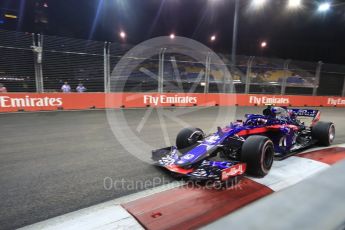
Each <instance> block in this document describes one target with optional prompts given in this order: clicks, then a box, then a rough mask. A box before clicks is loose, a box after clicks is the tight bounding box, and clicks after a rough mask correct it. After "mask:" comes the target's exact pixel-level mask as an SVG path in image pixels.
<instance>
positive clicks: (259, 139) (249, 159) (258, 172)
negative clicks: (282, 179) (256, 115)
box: [241, 135, 274, 177]
mask: <svg viewBox="0 0 345 230" xmlns="http://www.w3.org/2000/svg"><path fill="white" fill-rule="evenodd" d="M273 159H274V146H273V142H272V141H271V140H270V139H269V138H268V137H265V136H259V135H253V136H249V137H248V138H247V139H246V140H245V141H244V143H243V145H242V149H241V161H243V162H245V163H247V173H248V174H249V175H252V176H256V177H264V176H266V175H267V173H268V172H269V171H270V169H271V167H272V164H273Z"/></svg>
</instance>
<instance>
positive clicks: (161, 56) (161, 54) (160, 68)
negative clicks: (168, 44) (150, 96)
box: [157, 48, 167, 93]
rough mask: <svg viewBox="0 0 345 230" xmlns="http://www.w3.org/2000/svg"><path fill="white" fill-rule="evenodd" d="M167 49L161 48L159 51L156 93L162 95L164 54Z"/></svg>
mask: <svg viewBox="0 0 345 230" xmlns="http://www.w3.org/2000/svg"><path fill="white" fill-rule="evenodd" d="M166 50H167V48H161V49H160V51H159V66H158V79H157V80H158V93H163V83H164V53H165V51H166Z"/></svg>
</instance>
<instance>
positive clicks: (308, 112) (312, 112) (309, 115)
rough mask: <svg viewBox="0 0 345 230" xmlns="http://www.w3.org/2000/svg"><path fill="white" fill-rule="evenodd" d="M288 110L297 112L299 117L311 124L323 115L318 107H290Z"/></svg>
mask: <svg viewBox="0 0 345 230" xmlns="http://www.w3.org/2000/svg"><path fill="white" fill-rule="evenodd" d="M288 111H289V112H293V113H294V114H296V116H297V119H299V120H301V121H304V122H308V123H310V124H309V125H310V126H313V125H315V124H316V123H317V122H318V121H319V120H320V116H321V112H320V111H319V110H317V109H288Z"/></svg>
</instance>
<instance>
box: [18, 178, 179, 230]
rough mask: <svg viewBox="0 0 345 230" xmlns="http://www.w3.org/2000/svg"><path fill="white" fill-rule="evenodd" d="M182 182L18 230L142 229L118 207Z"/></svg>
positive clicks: (129, 215)
mask: <svg viewBox="0 0 345 230" xmlns="http://www.w3.org/2000/svg"><path fill="white" fill-rule="evenodd" d="M183 184H184V182H180V181H175V182H172V183H169V184H166V185H161V186H158V187H155V188H152V189H148V190H145V191H141V192H138V193H135V194H131V195H128V196H123V197H120V198H117V199H114V200H111V201H107V202H104V203H101V204H98V205H94V206H91V207H88V208H84V209H81V210H78V211H75V212H71V213H67V214H64V215H61V216H58V217H54V218H51V219H48V220H45V221H42V222H38V223H36V224H32V225H29V226H25V227H23V228H20V229H22V230H36V229H42V230H60V229H63V230H72V229H83V230H91V229H102V230H103V229H104V230H107V229H133V230H136V229H143V228H142V226H141V225H140V224H139V223H138V222H137V221H136V220H135V219H134V217H132V215H131V214H129V213H128V212H127V211H126V210H125V209H124V208H122V207H121V206H120V204H122V203H127V202H131V201H134V200H137V199H140V198H143V197H146V196H150V195H153V194H155V193H160V192H163V191H166V190H169V189H173V188H176V187H179V186H182V185H183Z"/></svg>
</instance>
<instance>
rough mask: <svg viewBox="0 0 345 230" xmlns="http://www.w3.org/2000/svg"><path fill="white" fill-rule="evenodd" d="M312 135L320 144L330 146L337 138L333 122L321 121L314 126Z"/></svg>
mask: <svg viewBox="0 0 345 230" xmlns="http://www.w3.org/2000/svg"><path fill="white" fill-rule="evenodd" d="M311 135H312V138H313V139H315V140H317V143H318V144H320V145H324V146H329V145H331V144H332V143H333V141H334V138H335V126H334V124H333V123H332V122H324V121H319V122H318V123H316V124H315V125H314V126H313V128H312V130H311Z"/></svg>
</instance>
